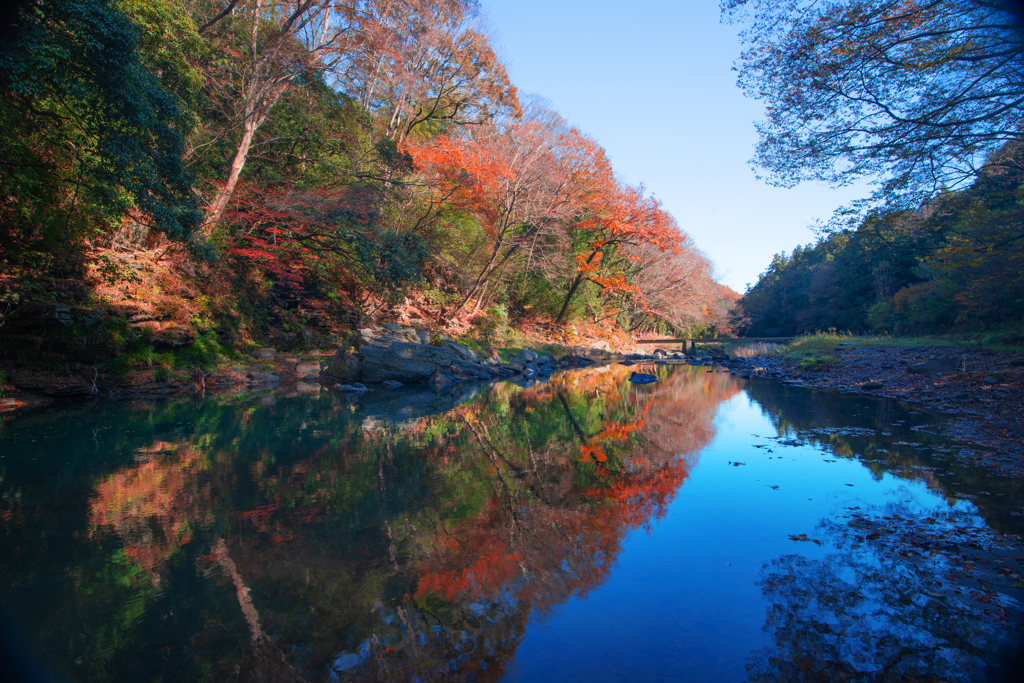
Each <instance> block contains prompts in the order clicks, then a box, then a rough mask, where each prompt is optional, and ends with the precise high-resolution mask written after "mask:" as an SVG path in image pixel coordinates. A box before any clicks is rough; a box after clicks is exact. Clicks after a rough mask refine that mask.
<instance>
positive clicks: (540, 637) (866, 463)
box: [0, 366, 1024, 681]
mask: <svg viewBox="0 0 1024 683" xmlns="http://www.w3.org/2000/svg"><path fill="white" fill-rule="evenodd" d="M628 370H629V369H627V368H623V367H619V366H612V367H610V368H601V369H596V370H590V371H584V372H579V373H565V374H562V375H558V376H556V377H555V378H553V379H552V380H551V381H550V382H548V383H545V384H539V385H535V386H533V387H529V388H525V389H524V388H520V387H515V386H513V385H510V384H503V385H499V386H498V387H497V388H496V389H494V390H490V391H485V392H481V393H479V394H474V392H467V393H466V394H464V395H460V396H456V397H454V398H451V399H448V400H445V399H444V398H436V397H434V396H433V395H432V394H420V395H415V392H405V393H402V392H399V393H388V392H376V393H375V395H370V396H369V397H365V398H364V399H361V400H360V402H356V403H349V402H348V401H347V400H345V399H341V398H339V397H336V396H328V395H326V394H325V395H323V396H321V397H318V398H311V397H309V396H298V395H291V396H289V395H288V394H287V393H283V394H279V395H277V396H263V397H254V398H248V397H246V398H240V397H236V398H226V399H219V400H208V401H206V402H205V403H202V404H192V403H166V404H157V405H153V404H139V405H99V406H88V407H76V408H69V409H65V410H63V411H49V412H46V413H39V414H35V415H29V416H23V417H19V418H16V419H14V420H9V421H7V422H5V423H3V424H2V428H0V454H2V457H0V477H2V479H0V501H2V502H0V521H2V523H3V528H4V535H3V537H2V538H0V575H2V576H3V579H4V581H3V585H2V588H0V596H2V598H3V600H4V605H5V607H6V609H7V610H8V612H9V613H10V615H11V616H12V618H13V620H14V621H15V623H17V624H18V625H19V627H20V628H21V629H22V630H23V631H24V633H25V635H26V637H27V638H28V639H29V640H30V641H32V642H33V643H34V644H35V646H36V647H37V649H38V655H39V659H40V661H44V662H48V663H54V664H55V666H56V670H58V671H60V672H62V673H63V675H65V676H67V677H68V678H73V679H78V680H154V679H156V678H158V677H161V676H162V677H165V678H167V679H193V680H202V679H206V680H226V679H234V678H236V671H237V672H238V674H237V678H239V679H242V680H256V679H259V678H264V679H276V680H289V679H294V680H298V679H300V678H310V679H313V680H332V679H333V680H339V681H349V680H382V681H384V680H415V679H416V678H419V679H420V680H460V679H461V680H481V681H485V680H501V679H505V680H510V681H543V680H552V681H555V680H557V681H572V680H581V681H582V680H587V681H602V680H607V681H618V680H651V681H653V680H673V681H675V680H695V681H701V680H707V681H728V680H735V681H741V680H746V679H748V678H750V679H754V680H766V681H767V680H780V681H781V680H793V679H795V678H797V677H798V676H803V677H804V679H805V680H830V679H834V678H839V677H844V676H845V677H846V678H847V679H850V680H858V679H862V680H881V679H885V678H888V677H891V678H893V679H894V680H898V679H899V678H900V676H902V675H904V674H906V675H910V676H913V675H918V674H923V673H925V672H931V673H933V674H939V675H943V674H945V675H947V676H948V677H949V678H951V679H953V680H957V679H963V680H980V679H982V678H983V676H984V675H985V671H986V668H985V667H986V664H988V663H991V662H994V661H996V660H997V659H998V655H1000V654H1005V653H1006V652H1009V651H1010V650H1011V649H1012V648H1013V647H1014V646H1015V644H1016V643H1017V642H1018V638H1019V635H1018V633H1019V632H1018V631H1017V630H1015V628H1016V627H1015V622H1016V621H1017V620H1018V619H1019V617H1020V614H1019V612H1018V611H1017V606H1016V605H1015V604H1014V603H1012V602H1011V600H1012V599H1013V598H1016V599H1020V598H1021V588H1024V585H1022V584H1021V583H1020V581H1019V572H1020V562H1019V561H1016V560H1013V559H1012V558H1013V557H1015V556H1022V555H1024V551H1022V550H1021V549H1020V547H1019V542H1018V541H1017V540H1016V539H1011V538H1009V537H1003V536H1001V535H1000V534H999V532H997V531H994V530H993V528H994V529H1000V530H1001V531H1009V532H1019V530H1020V524H1019V520H1020V519H1021V518H1020V517H1019V514H1020V503H1019V501H1020V500H1021V498H1020V491H1019V488H1020V487H1019V485H1018V484H1017V483H1015V482H1013V481H1007V480H992V479H989V478H986V477H985V476H984V475H983V474H982V473H979V472H976V471H974V470H969V469H966V468H964V467H961V466H959V465H957V464H956V462H955V460H953V459H952V457H951V455H950V447H949V445H948V444H946V443H944V442H943V441H942V440H940V439H938V438H937V437H935V436H934V435H931V434H930V433H929V432H928V431H927V430H926V429H915V427H917V428H920V427H927V425H930V424H934V423H935V422H936V421H937V420H938V419H940V418H938V417H936V416H929V415H923V414H920V413H915V412H908V411H906V410H903V409H901V408H899V407H898V406H896V405H895V404H893V403H891V402H887V401H884V400H881V399H875V398H870V397H851V396H842V395H838V394H829V393H822V392H818V393H813V392H810V391H807V390H802V389H796V388H790V387H784V386H782V385H779V384H775V383H769V382H758V383H754V384H750V383H743V382H741V381H737V380H735V379H734V378H732V377H731V376H728V375H726V374H722V373H708V372H706V371H705V370H703V369H701V368H686V367H678V368H668V367H659V368H658V369H657V372H659V373H660V374H661V381H659V382H658V383H655V384H653V385H648V386H642V387H637V386H634V385H631V384H630V383H629V382H627V381H625V380H626V377H628V374H629V372H628ZM459 400H461V402H458V401H459ZM438 409H440V410H447V412H445V413H443V414H438V415H429V414H428V413H429V412H430V411H431V410H438ZM908 444H914V445H908ZM736 463H740V464H736ZM958 496H959V497H958ZM970 496H974V498H973V499H971V498H970ZM894 515H895V517H893V516H894ZM858 516H859V517H858ZM883 517H888V519H882V518H883ZM928 520H930V521H928ZM957 526H959V527H960V529H961V531H956V528H957ZM990 527H991V528H990ZM943 533H945V534H946V536H944V537H943V536H941V534H943ZM1000 546H1003V547H1004V548H1002V549H1001V548H1000ZM965 556H966V557H967V559H966V560H965V559H964V557H965ZM972 558H977V559H972ZM1015 575H1016V576H1017V577H1018V578H1017V579H1014V578H1012V577H1013V576H1015ZM950 577H952V578H950ZM979 578H981V579H982V581H984V582H985V583H979V582H978V579H979ZM1015 583H1016V584H1017V586H1018V587H1015V586H1014V584H1015ZM958 590H959V593H958V592H957V591H958ZM972 591H973V592H972ZM1007 626H1011V628H1006V627H1007Z"/></svg>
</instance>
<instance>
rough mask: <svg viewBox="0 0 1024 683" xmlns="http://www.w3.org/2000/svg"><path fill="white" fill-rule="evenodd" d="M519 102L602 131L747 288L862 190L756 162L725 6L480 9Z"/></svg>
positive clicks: (493, 0) (622, 161)
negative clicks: (543, 104) (769, 177)
mask: <svg viewBox="0 0 1024 683" xmlns="http://www.w3.org/2000/svg"><path fill="white" fill-rule="evenodd" d="M481 8H482V11H483V14H484V16H485V18H487V20H488V21H489V23H490V25H491V28H492V29H493V37H494V45H495V48H496V50H497V51H498V53H499V54H500V55H501V56H502V57H503V59H504V60H505V62H506V64H507V65H508V68H509V73H510V75H511V77H512V81H513V83H515V85H516V86H517V87H518V88H519V89H520V92H522V93H530V94H537V95H542V96H544V97H546V98H547V99H548V100H550V101H551V106H552V108H553V109H555V110H556V111H558V112H559V113H560V114H561V115H562V116H564V117H565V118H566V119H567V120H568V121H569V122H570V123H571V124H572V125H575V126H578V127H579V128H580V129H582V130H584V131H585V132H587V133H589V134H591V135H593V136H594V137H595V138H596V139H597V140H598V142H600V144H601V145H602V146H603V147H604V148H605V150H606V151H607V152H608V155H609V156H610V157H611V160H612V164H613V165H614V168H615V170H616V172H617V173H618V175H619V177H620V178H622V179H623V180H625V181H626V182H628V183H630V184H635V183H639V182H643V183H644V184H645V185H646V186H647V189H648V191H649V192H651V193H652V194H654V195H655V196H657V197H658V198H659V199H661V200H662V201H663V202H664V206H665V208H666V209H667V210H668V211H670V212H671V213H672V215H674V216H675V217H676V220H677V221H678V222H679V225H680V227H681V228H682V229H683V230H684V231H686V233H687V234H688V235H690V237H691V238H692V239H693V241H694V242H695V243H696V244H697V246H698V247H699V248H700V249H701V250H703V251H704V252H705V253H706V254H707V255H708V256H709V257H710V258H711V260H712V261H713V262H714V263H715V268H716V272H717V274H718V275H719V280H720V281H721V282H722V283H724V284H726V285H729V286H730V287H732V288H733V289H735V290H736V291H738V292H741V293H742V292H743V290H744V288H745V286H746V284H747V283H753V282H756V281H757V276H758V274H760V273H761V272H762V271H763V270H764V269H765V267H767V265H768V263H769V262H770V261H771V257H772V255H773V254H775V253H777V252H780V251H791V250H792V249H793V247H794V246H796V245H797V244H807V243H809V242H813V241H814V240H815V234H814V232H813V230H812V227H813V224H814V223H815V221H816V220H819V219H820V220H827V219H828V218H829V217H830V216H831V215H832V211H833V210H834V209H836V208H837V207H839V206H840V205H842V204H845V203H846V202H848V201H850V200H852V199H856V198H858V197H863V196H867V195H868V194H869V188H868V187H867V185H865V184H860V185H857V186H854V187H847V188H841V189H838V190H836V189H830V188H829V187H828V186H826V185H823V184H803V185H800V186H799V187H797V188H794V189H782V188H775V187H771V186H769V185H768V184H766V183H765V182H764V181H760V180H758V179H757V178H756V176H755V174H754V171H753V170H751V168H750V166H749V164H748V163H747V162H748V160H749V159H750V157H751V156H752V155H753V150H754V145H755V143H756V141H757V132H756V130H755V129H754V121H755V120H756V119H758V118H760V115H761V112H762V107H761V105H760V103H759V102H757V101H756V100H750V99H747V98H745V97H744V96H743V94H742V93H741V92H740V90H739V89H738V88H737V87H736V74H735V73H734V72H733V71H732V66H733V62H734V61H735V60H736V59H737V58H738V57H739V53H740V49H741V46H740V42H739V38H738V35H737V34H738V32H739V27H738V26H729V25H724V24H722V23H721V22H720V20H719V10H718V2H717V1H716V0H702V1H701V2H697V1H695V0H680V1H678V2H668V1H660V0H658V1H656V0H635V1H634V2H633V3H628V4H627V3H623V2H621V0H620V1H618V2H609V1H605V0H591V1H589V2H578V1H575V0H546V1H544V2H542V1H540V0H481Z"/></svg>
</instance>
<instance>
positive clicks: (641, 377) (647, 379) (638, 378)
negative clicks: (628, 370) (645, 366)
mask: <svg viewBox="0 0 1024 683" xmlns="http://www.w3.org/2000/svg"><path fill="white" fill-rule="evenodd" d="M629 381H630V382H632V383H633V384H650V383H651V382H657V381H658V378H657V377H655V376H654V375H648V374H646V373H644V372H634V373H633V374H632V375H630V376H629Z"/></svg>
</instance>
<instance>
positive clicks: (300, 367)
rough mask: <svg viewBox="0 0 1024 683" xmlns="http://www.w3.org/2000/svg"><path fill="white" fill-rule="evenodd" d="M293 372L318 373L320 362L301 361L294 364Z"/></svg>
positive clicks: (301, 373)
mask: <svg viewBox="0 0 1024 683" xmlns="http://www.w3.org/2000/svg"><path fill="white" fill-rule="evenodd" d="M295 374H296V375H299V376H303V377H306V376H309V375H318V374H320V362H319V361H315V360H313V361H302V362H300V363H296V364H295Z"/></svg>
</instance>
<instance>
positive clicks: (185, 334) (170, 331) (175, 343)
mask: <svg viewBox="0 0 1024 683" xmlns="http://www.w3.org/2000/svg"><path fill="white" fill-rule="evenodd" d="M195 340H196V336H195V335H194V334H192V333H191V332H190V331H189V330H187V329H185V328H184V327H178V326H174V327H165V328H164V329H162V330H160V331H158V332H155V333H153V336H151V337H150V338H149V343H150V344H152V345H153V346H155V347H157V348H167V349H177V348H181V347H183V346H188V345H189V344H191V343H192V342H194V341H195Z"/></svg>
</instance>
